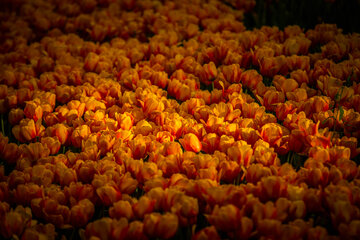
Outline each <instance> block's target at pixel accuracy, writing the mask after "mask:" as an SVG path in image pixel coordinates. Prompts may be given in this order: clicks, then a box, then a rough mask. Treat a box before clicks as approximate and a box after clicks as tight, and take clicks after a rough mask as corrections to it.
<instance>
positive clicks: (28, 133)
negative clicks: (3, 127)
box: [12, 118, 45, 142]
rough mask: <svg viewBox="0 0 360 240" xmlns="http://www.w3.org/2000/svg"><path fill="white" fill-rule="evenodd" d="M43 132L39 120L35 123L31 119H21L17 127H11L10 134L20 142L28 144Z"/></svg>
mask: <svg viewBox="0 0 360 240" xmlns="http://www.w3.org/2000/svg"><path fill="white" fill-rule="evenodd" d="M44 130H45V127H44V126H43V125H41V120H38V121H37V122H35V121H34V120H33V119H28V118H26V119H22V120H21V121H20V124H19V125H16V126H14V127H13V129H12V133H13V134H14V136H15V138H16V139H17V140H19V141H20V142H28V141H31V140H33V139H34V138H35V137H38V136H41V135H42V134H43V132H44Z"/></svg>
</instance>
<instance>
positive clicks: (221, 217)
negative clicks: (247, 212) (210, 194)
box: [206, 204, 242, 232]
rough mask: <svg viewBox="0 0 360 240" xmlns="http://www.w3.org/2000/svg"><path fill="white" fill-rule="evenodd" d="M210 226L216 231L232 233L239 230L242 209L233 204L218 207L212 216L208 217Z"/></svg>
mask: <svg viewBox="0 0 360 240" xmlns="http://www.w3.org/2000/svg"><path fill="white" fill-rule="evenodd" d="M206 217H207V219H208V221H209V222H210V224H212V225H214V226H215V227H216V229H219V230H221V231H225V232H230V231H235V230H237V229H239V227H240V226H241V225H240V224H241V218H242V213H241V211H240V209H238V208H237V207H236V206H234V205H232V204H227V205H224V206H221V207H219V206H218V205H216V206H215V207H214V209H213V211H212V213H211V214H209V215H206Z"/></svg>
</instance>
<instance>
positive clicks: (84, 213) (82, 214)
mask: <svg viewBox="0 0 360 240" xmlns="http://www.w3.org/2000/svg"><path fill="white" fill-rule="evenodd" d="M94 212H95V207H94V204H93V203H92V202H91V201H90V200H88V199H82V200H80V201H79V202H78V204H77V205H75V206H73V207H72V208H71V209H70V223H71V224H72V225H73V226H76V227H82V226H85V225H86V224H87V223H88V222H89V220H90V219H91V218H92V216H93V214H94Z"/></svg>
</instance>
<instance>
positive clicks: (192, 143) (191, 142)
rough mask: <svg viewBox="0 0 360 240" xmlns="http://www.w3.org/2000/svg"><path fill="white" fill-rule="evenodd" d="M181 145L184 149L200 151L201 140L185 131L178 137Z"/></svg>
mask: <svg viewBox="0 0 360 240" xmlns="http://www.w3.org/2000/svg"><path fill="white" fill-rule="evenodd" d="M179 141H180V143H181V145H182V146H183V148H184V149H185V150H186V151H193V152H196V153H197V152H200V150H201V149H202V145H201V142H200V141H199V139H198V137H197V136H196V135H195V134H193V133H187V134H185V136H184V137H183V138H182V139H179Z"/></svg>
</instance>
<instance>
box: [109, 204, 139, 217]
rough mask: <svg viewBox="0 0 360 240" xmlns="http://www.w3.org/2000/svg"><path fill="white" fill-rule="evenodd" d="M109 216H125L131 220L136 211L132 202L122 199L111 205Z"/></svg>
mask: <svg viewBox="0 0 360 240" xmlns="http://www.w3.org/2000/svg"><path fill="white" fill-rule="evenodd" d="M109 216H110V217H111V218H117V219H120V218H122V217H125V218H127V219H128V220H130V219H132V218H133V217H134V213H133V210H132V207H131V204H130V203H129V202H128V201H124V200H120V201H117V202H115V203H114V205H113V206H112V207H110V209H109Z"/></svg>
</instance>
